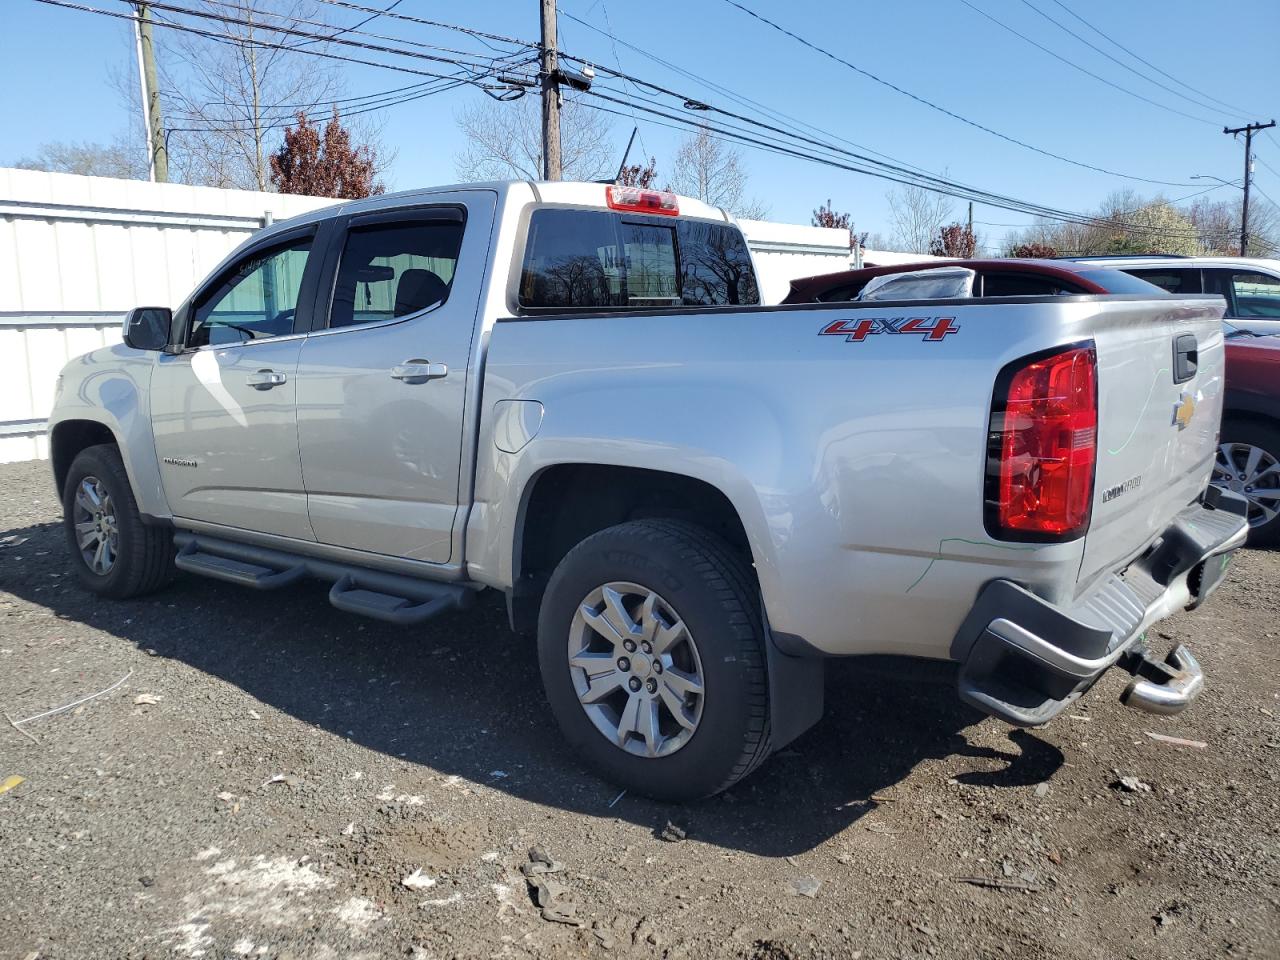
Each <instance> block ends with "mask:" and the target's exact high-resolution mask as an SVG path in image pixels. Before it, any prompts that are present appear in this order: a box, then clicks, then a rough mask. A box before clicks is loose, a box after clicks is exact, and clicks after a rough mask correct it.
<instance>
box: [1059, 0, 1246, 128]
mask: <svg viewBox="0 0 1280 960" xmlns="http://www.w3.org/2000/svg"><path fill="white" fill-rule="evenodd" d="M1051 2H1053V3H1055V4H1057V5H1058V6H1059V7H1061V8H1062V9H1063V10H1065V11H1066V12H1067V13H1069V14H1070V15H1071V16H1073V17H1075V18H1076V19H1077V20H1079V21H1080V22H1081V23H1083V24H1084V25H1085V26H1086V27H1088V28H1089V29H1090V30H1092V31H1093V32H1094V33H1096V34H1097V35H1098V36H1100V37H1102V39H1104V40H1106V41H1107V42H1108V43H1110V44H1112V45H1113V46H1116V47H1118V48H1119V49H1121V50H1123V51H1124V52H1125V53H1127V54H1128V55H1129V56H1131V57H1133V58H1134V59H1135V60H1137V61H1138V62H1139V63H1143V64H1146V65H1147V66H1148V67H1150V68H1151V69H1152V70H1154V71H1155V72H1156V73H1158V74H1160V75H1161V76H1163V77H1167V78H1168V79H1170V80H1172V81H1173V82H1174V83H1176V84H1177V85H1178V86H1180V87H1186V89H1188V90H1190V91H1191V92H1192V93H1195V94H1197V95H1199V96H1201V97H1204V98H1205V99H1206V100H1212V101H1213V102H1214V103H1216V104H1219V105H1220V106H1222V107H1225V108H1226V109H1227V110H1229V111H1230V112H1232V113H1235V114H1238V115H1240V116H1252V115H1255V114H1256V111H1253V110H1241V109H1240V108H1239V107H1234V106H1232V105H1231V104H1229V103H1227V102H1226V101H1225V100H1219V99H1218V98H1217V97H1215V96H1212V95H1210V94H1208V93H1205V92H1204V91H1203V90H1198V89H1196V88H1195V87H1193V86H1191V84H1189V83H1185V82H1183V81H1182V80H1179V79H1178V78H1177V77H1175V76H1174V75H1173V74H1171V73H1168V72H1166V71H1164V70H1161V69H1160V68H1159V67H1157V66H1156V65H1155V64H1154V63H1152V62H1151V61H1150V60H1147V59H1146V58H1144V57H1142V56H1140V55H1139V54H1137V53H1135V52H1134V51H1133V50H1131V49H1129V48H1128V47H1126V46H1125V45H1124V44H1123V43H1121V42H1120V41H1119V40H1116V39H1115V38H1114V37H1111V36H1110V35H1108V34H1107V33H1105V32H1103V31H1102V30H1100V29H1099V28H1098V27H1096V26H1094V25H1093V24H1092V23H1090V22H1089V21H1088V20H1086V19H1085V18H1084V17H1082V16H1081V15H1080V14H1078V13H1076V12H1075V11H1074V10H1072V9H1071V8H1070V7H1069V6H1067V5H1066V4H1065V3H1063V2H1062V0H1051Z"/></svg>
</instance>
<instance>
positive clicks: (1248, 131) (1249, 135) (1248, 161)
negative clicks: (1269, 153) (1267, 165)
mask: <svg viewBox="0 0 1280 960" xmlns="http://www.w3.org/2000/svg"><path fill="white" fill-rule="evenodd" d="M1275 125H1276V122H1275V121H1274V120H1272V121H1271V122H1270V123H1249V124H1246V125H1245V126H1243V127H1223V128H1222V132H1223V133H1229V134H1231V135H1232V136H1233V137H1234V136H1237V135H1239V134H1241V133H1243V134H1244V206H1243V207H1241V209H1240V256H1242V257H1247V256H1248V255H1249V181H1250V180H1252V179H1253V134H1254V132H1255V131H1257V130H1266V129H1267V128H1268V127H1274V126H1275Z"/></svg>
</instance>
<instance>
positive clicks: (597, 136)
mask: <svg viewBox="0 0 1280 960" xmlns="http://www.w3.org/2000/svg"><path fill="white" fill-rule="evenodd" d="M455 119H456V120H457V123H458V128H459V129H460V130H461V131H462V135H463V136H464V137H465V138H466V143H465V145H464V146H463V148H462V151H461V152H460V153H459V154H458V155H457V156H456V157H455V158H454V166H455V167H456V169H457V171H458V177H459V179H461V180H464V181H472V180H510V179H512V178H515V179H520V180H541V179H542V107H541V103H540V101H539V99H538V98H537V97H532V96H526V97H521V98H520V99H519V100H515V101H510V102H506V103H500V102H498V101H496V100H491V99H488V98H486V99H484V100H474V101H472V102H471V103H468V104H467V105H466V106H465V107H463V108H462V109H461V110H459V111H458V113H457V114H456V117H455ZM611 133H612V128H611V126H610V124H609V121H608V120H607V119H606V118H605V115H604V114H602V113H600V112H598V111H596V110H591V109H590V108H588V107H584V106H581V105H580V104H576V103H574V102H573V101H571V100H566V101H565V103H564V105H563V107H562V108H561V110H560V158H561V168H562V170H563V176H564V179H566V180H606V179H608V180H612V179H613V176H614V174H616V173H617V166H616V164H617V160H616V159H615V157H614V148H613V143H612V140H611V136H610V135H611Z"/></svg>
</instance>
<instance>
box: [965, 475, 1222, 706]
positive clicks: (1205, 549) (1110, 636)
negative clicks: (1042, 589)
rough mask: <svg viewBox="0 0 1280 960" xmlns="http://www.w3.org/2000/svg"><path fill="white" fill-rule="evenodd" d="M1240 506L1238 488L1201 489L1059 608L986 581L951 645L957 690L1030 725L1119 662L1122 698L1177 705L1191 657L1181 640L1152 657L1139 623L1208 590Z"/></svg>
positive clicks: (1195, 682)
mask: <svg viewBox="0 0 1280 960" xmlns="http://www.w3.org/2000/svg"><path fill="white" fill-rule="evenodd" d="M1246 513H1247V501H1245V499H1244V498H1243V497H1240V496H1238V495H1236V494H1232V493H1227V492H1224V491H1221V490H1219V489H1218V488H1216V487H1210V488H1208V489H1207V490H1206V491H1205V494H1204V497H1203V500H1202V501H1199V502H1196V503H1193V504H1192V505H1190V506H1189V507H1187V508H1186V509H1185V510H1183V511H1182V512H1181V513H1180V514H1179V515H1178V516H1177V518H1176V519H1175V520H1174V522H1173V523H1172V524H1170V526H1169V527H1168V529H1166V530H1165V531H1164V533H1162V534H1161V535H1160V536H1159V537H1158V538H1156V540H1155V542H1154V543H1152V545H1151V546H1150V547H1149V548H1148V549H1147V551H1146V552H1145V553H1144V554H1143V555H1142V556H1140V557H1139V558H1138V559H1136V560H1134V561H1133V562H1132V563H1131V564H1129V566H1128V567H1126V568H1125V569H1124V570H1122V571H1119V572H1117V573H1113V574H1111V575H1110V576H1108V577H1107V578H1105V579H1104V580H1103V581H1102V582H1101V583H1100V584H1098V585H1097V586H1096V587H1094V588H1093V589H1092V590H1090V591H1089V592H1088V593H1087V594H1086V595H1084V596H1082V597H1080V598H1079V599H1077V600H1076V601H1075V602H1074V603H1072V604H1071V605H1069V606H1066V607H1058V606H1055V605H1053V604H1050V603H1048V602H1046V601H1045V600H1043V599H1041V598H1040V597H1037V596H1036V595H1034V594H1032V593H1030V592H1029V591H1027V590H1025V589H1023V588H1022V587H1020V586H1018V585H1017V584H1015V583H1013V582H1011V581H1009V580H994V581H992V582H991V583H988V584H987V585H986V586H985V587H984V588H983V590H982V592H981V593H980V594H979V595H978V599H977V602H976V603H975V604H974V606H973V609H972V610H971V611H970V613H969V616H968V617H966V618H965V621H964V624H963V625H962V626H961V628H960V631H959V632H958V633H957V635H956V639H955V642H954V643H953V645H952V654H953V656H954V657H955V659H956V660H958V661H960V663H961V670H960V676H959V689H960V697H961V699H963V700H964V701H965V702H967V703H969V704H972V705H973V706H975V707H977V708H978V709H980V710H983V711H985V712H986V713H989V714H992V715H993V716H996V717H999V718H1000V719H1002V720H1005V721H1007V722H1008V723H1012V724H1014V725H1016V726H1022V727H1030V726H1037V725H1039V724H1042V723H1045V722H1046V721H1048V720H1051V719H1052V718H1053V717H1055V716H1057V714H1059V713H1061V712H1062V710H1063V709H1064V708H1065V707H1066V706H1067V705H1068V704H1070V703H1071V702H1072V701H1074V700H1075V699H1076V698H1077V697H1079V696H1080V695H1081V694H1082V693H1084V692H1085V691H1086V690H1088V689H1089V688H1090V687H1091V686H1093V684H1094V683H1095V682H1096V681H1097V679H1098V677H1100V676H1101V675H1102V674H1103V673H1104V672H1105V671H1106V670H1108V669H1109V668H1111V667H1113V666H1117V665H1119V666H1121V667H1123V668H1125V669H1127V670H1129V672H1131V673H1134V674H1135V675H1136V676H1137V677H1138V678H1139V679H1137V680H1135V681H1134V683H1132V684H1130V686H1129V688H1128V689H1127V690H1126V691H1125V694H1124V697H1123V698H1122V699H1123V700H1124V702H1125V703H1127V704H1129V705H1130V706H1135V707H1138V708H1141V709H1147V710H1150V711H1152V712H1156V713H1177V712H1178V711H1180V710H1182V709H1184V708H1185V707H1186V706H1187V705H1188V704H1189V703H1190V702H1191V701H1192V700H1193V699H1194V698H1195V696H1196V694H1197V693H1199V691H1200V688H1201V686H1202V685H1203V677H1202V675H1201V672H1200V665H1199V663H1197V662H1196V659H1195V657H1194V656H1192V655H1191V653H1190V651H1188V650H1186V648H1185V647H1179V648H1178V649H1177V650H1175V651H1174V652H1173V653H1172V654H1170V656H1169V658H1168V659H1166V660H1164V661H1160V660H1157V659H1154V658H1152V656H1151V655H1150V653H1149V652H1148V651H1147V649H1146V646H1145V634H1146V630H1147V628H1148V627H1150V626H1151V625H1152V624H1153V623H1155V622H1157V621H1159V620H1162V619H1164V618H1165V617H1167V616H1169V615H1170V614H1173V613H1176V612H1178V611H1179V610H1182V609H1188V610H1189V609H1193V608H1195V607H1197V606H1199V605H1200V604H1201V603H1202V602H1203V601H1204V600H1205V598H1207V597H1208V596H1209V595H1210V594H1211V593H1212V592H1213V591H1214V590H1215V589H1217V587H1218V585H1219V584H1220V583H1221V582H1222V578H1223V576H1224V574H1225V571H1226V567H1227V563H1228V562H1229V560H1230V556H1231V554H1232V553H1233V552H1234V551H1235V550H1236V549H1237V548H1239V547H1240V546H1241V545H1243V544H1244V541H1245V536H1246V535H1247V533H1248V522H1247V520H1246Z"/></svg>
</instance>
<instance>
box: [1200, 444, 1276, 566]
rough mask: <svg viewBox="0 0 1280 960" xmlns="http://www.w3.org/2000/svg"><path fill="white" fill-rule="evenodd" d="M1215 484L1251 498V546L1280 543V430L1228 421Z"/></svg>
mask: <svg viewBox="0 0 1280 960" xmlns="http://www.w3.org/2000/svg"><path fill="white" fill-rule="evenodd" d="M1213 482H1214V483H1215V484H1217V485H1218V486H1220V487H1222V488H1224V489H1226V490H1231V491H1233V492H1235V493H1238V494H1241V495H1242V496H1244V497H1246V498H1247V499H1248V501H1249V544H1250V546H1262V545H1265V544H1271V543H1275V542H1277V540H1280V428H1277V427H1275V426H1273V425H1271V424H1269V423H1264V422H1261V421H1257V420H1226V421H1224V422H1223V424H1222V440H1221V443H1220V445H1219V446H1218V460H1217V463H1215V464H1214V468H1213Z"/></svg>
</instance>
